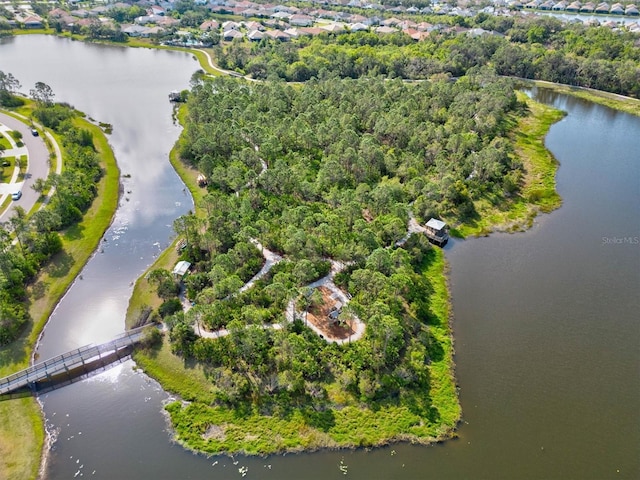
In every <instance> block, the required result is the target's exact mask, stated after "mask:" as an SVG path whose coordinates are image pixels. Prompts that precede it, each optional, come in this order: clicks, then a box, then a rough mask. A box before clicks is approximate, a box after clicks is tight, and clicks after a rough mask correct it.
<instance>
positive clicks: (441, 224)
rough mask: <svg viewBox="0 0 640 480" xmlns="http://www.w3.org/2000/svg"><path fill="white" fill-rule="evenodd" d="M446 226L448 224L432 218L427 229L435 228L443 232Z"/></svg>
mask: <svg viewBox="0 0 640 480" xmlns="http://www.w3.org/2000/svg"><path fill="white" fill-rule="evenodd" d="M446 226H447V224H446V223H444V222H443V221H442V220H438V219H437V218H432V219H431V220H429V221H428V222H427V227H429V228H433V229H435V230H442V229H443V228H444V227H446Z"/></svg>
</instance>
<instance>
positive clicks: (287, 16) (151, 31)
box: [0, 0, 640, 46]
mask: <svg viewBox="0 0 640 480" xmlns="http://www.w3.org/2000/svg"><path fill="white" fill-rule="evenodd" d="M69 3H70V5H71V7H70V8H69V9H62V8H54V9H53V10H51V11H50V12H48V15H47V18H46V19H45V18H42V17H40V16H38V15H37V14H36V13H34V12H33V10H32V9H31V4H29V3H25V4H10V5H9V4H5V5H4V9H5V10H6V11H7V12H10V13H11V14H12V18H3V17H1V16H0V26H1V25H2V24H3V23H6V24H8V26H9V27H10V28H24V29H38V28H43V27H46V26H47V25H51V24H52V23H53V22H56V23H57V24H58V25H61V28H63V29H67V30H72V31H73V30H78V29H81V28H83V27H86V28H91V27H92V26H103V27H109V28H112V29H114V30H119V31H121V32H122V33H124V34H125V35H127V36H129V37H162V39H163V40H164V41H166V42H167V43H170V44H173V45H182V46H206V45H207V44H209V45H210V44H212V43H214V41H213V40H212V37H213V36H215V37H216V40H219V39H221V40H223V41H233V40H236V39H247V40H249V41H256V42H257V41H261V40H263V39H275V40H279V41H288V40H290V39H292V38H298V37H301V36H313V35H320V34H323V33H343V32H357V31H362V30H369V31H372V32H375V33H378V34H391V33H396V32H403V33H404V34H406V35H409V36H410V37H411V38H413V39H414V40H417V41H419V40H422V39H423V38H425V37H426V36H428V35H429V34H430V33H431V32H432V31H434V30H442V31H448V30H452V31H454V32H455V33H462V32H465V31H466V32H468V34H469V35H480V34H485V33H491V32H487V31H484V30H482V29H478V28H476V29H465V28H462V27H459V26H458V27H449V26H445V25H440V24H431V23H428V22H424V21H420V19H419V18H415V17H417V16H419V15H427V14H429V15H432V14H436V15H454V16H461V17H470V16H473V15H476V14H477V13H481V12H482V13H487V14H492V15H502V16H513V15H532V14H540V13H541V12H542V13H544V12H550V13H553V12H555V13H570V14H576V18H578V19H579V15H580V14H588V15H598V14H602V15H607V16H626V17H631V18H633V17H636V16H640V13H639V10H638V6H637V5H635V4H632V3H625V4H622V3H613V4H609V3H606V2H601V3H598V4H596V3H594V2H587V3H581V2H580V1H578V0H576V1H574V2H569V1H568V0H560V1H557V2H556V1H555V0H546V1H543V0H532V1H530V2H526V1H524V0H523V1H522V2H520V1H519V0H494V1H493V2H492V3H491V4H490V5H489V6H486V3H483V4H482V5H484V6H480V5H472V2H464V4H463V2H458V4H457V5H456V2H455V1H454V2H453V3H452V4H450V3H441V2H439V1H438V0H432V2H431V5H430V6H428V7H424V8H417V7H415V6H410V7H404V6H402V5H399V6H383V5H381V4H377V3H370V2H367V1H366V0H312V1H311V2H310V4H309V5H310V6H308V7H297V6H294V5H288V4H277V5H276V4H271V3H257V2H252V1H248V0H242V1H236V0H195V4H196V5H198V6H200V7H203V8H205V9H207V10H208V11H209V12H210V14H211V16H216V17H217V19H213V18H210V19H207V20H205V21H203V22H202V23H201V24H200V25H199V28H193V27H192V26H190V25H184V24H183V23H182V22H181V20H180V19H179V18H177V17H179V16H178V15H176V16H174V15H172V12H173V11H174V9H175V8H174V7H175V2H174V1H173V0H160V1H158V2H156V3H153V2H151V1H147V0H141V1H138V2H135V3H123V2H118V3H102V4H98V5H97V6H94V7H93V8H89V7H87V8H86V9H85V8H82V6H81V5H80V4H79V2H77V1H71V2H69ZM132 5H136V6H139V7H142V8H143V9H144V10H145V13H146V14H145V15H141V16H139V17H136V18H135V20H134V21H133V23H124V24H117V23H116V22H115V21H114V20H113V19H112V18H110V17H109V15H108V13H109V11H110V10H111V9H114V8H116V9H117V8H120V9H128V8H130V7H131V6H132ZM463 5H464V6H463ZM534 11H535V12H534ZM354 12H357V13H354ZM364 12H367V14H366V15H363V14H362V13H364ZM368 12H370V14H369V13H368ZM227 16H228V17H229V18H230V19H229V20H227V21H224V18H225V17H227ZM412 17H414V18H415V20H418V21H414V20H413V19H412ZM588 22H589V23H599V22H598V21H597V20H594V18H593V17H589V19H588ZM601 24H602V25H605V26H608V27H611V28H620V24H619V23H618V22H615V21H613V20H610V19H607V20H606V21H603V22H602V23H601ZM626 28H627V29H628V30H631V31H635V32H640V22H628V23H627V24H626Z"/></svg>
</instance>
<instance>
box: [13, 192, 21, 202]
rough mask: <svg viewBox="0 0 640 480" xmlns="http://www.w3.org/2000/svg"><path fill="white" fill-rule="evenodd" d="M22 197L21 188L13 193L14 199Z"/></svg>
mask: <svg viewBox="0 0 640 480" xmlns="http://www.w3.org/2000/svg"><path fill="white" fill-rule="evenodd" d="M20 197H22V192H21V191H20V190H18V191H17V192H13V193H12V194H11V199H12V200H20Z"/></svg>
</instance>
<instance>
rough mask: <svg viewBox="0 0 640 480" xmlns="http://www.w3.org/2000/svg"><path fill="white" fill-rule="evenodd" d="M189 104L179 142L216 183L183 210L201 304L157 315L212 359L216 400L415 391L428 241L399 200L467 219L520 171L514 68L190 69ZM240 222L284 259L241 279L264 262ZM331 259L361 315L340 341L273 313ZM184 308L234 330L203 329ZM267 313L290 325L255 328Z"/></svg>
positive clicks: (423, 356)
mask: <svg viewBox="0 0 640 480" xmlns="http://www.w3.org/2000/svg"><path fill="white" fill-rule="evenodd" d="M188 110H189V117H188V121H187V123H186V126H185V132H184V135H183V137H182V140H181V144H180V152H181V155H182V157H183V158H184V159H185V161H187V162H188V163H190V164H192V165H193V166H195V167H197V168H198V169H199V170H200V171H202V172H203V173H204V174H205V175H206V176H207V177H208V178H210V182H209V186H208V194H207V196H206V197H205V198H204V200H203V204H202V210H203V211H204V212H206V215H205V218H204V219H203V221H201V220H200V219H199V218H197V217H195V216H194V215H187V216H185V217H182V218H181V219H180V220H179V221H178V222H177V224H176V230H177V231H178V232H179V234H180V236H181V237H183V238H185V239H188V242H187V243H188V246H187V247H186V248H185V250H184V253H183V258H184V259H186V260H189V261H191V262H192V263H193V264H194V267H195V268H194V271H193V273H192V274H191V275H190V276H188V277H187V278H186V280H185V284H186V286H187V292H188V297H189V298H190V299H191V300H192V301H194V302H195V307H194V308H192V309H191V310H189V311H188V312H187V313H186V314H184V313H182V312H178V313H176V314H174V315H172V316H169V317H166V318H165V320H166V321H167V322H168V323H169V325H171V327H172V329H171V339H172V342H173V347H174V351H176V352H179V353H181V354H183V355H185V356H193V357H195V358H196V359H198V360H199V361H201V362H204V363H205V364H207V365H208V366H209V368H210V369H209V370H208V372H209V375H210V378H211V380H212V382H213V384H214V385H215V391H216V398H217V400H218V401H219V402H221V403H225V404H231V405H236V404H237V403H238V402H245V401H250V402H256V403H259V404H263V405H271V406H272V407H273V408H279V407H275V406H274V405H275V404H277V405H279V406H280V407H281V406H282V404H283V402H284V404H290V403H291V402H293V403H294V404H298V402H302V403H305V402H311V404H313V405H315V406H316V407H317V408H325V407H327V406H329V407H330V406H331V405H332V404H331V401H330V400H329V398H328V396H327V392H326V389H327V388H330V387H329V385H330V384H333V385H336V384H338V385H339V387H338V388H340V389H342V390H344V391H346V392H348V393H349V394H350V395H351V396H352V398H353V399H354V400H355V401H360V400H361V401H396V400H397V399H398V398H399V396H403V395H413V394H419V395H422V396H424V395H425V392H428V391H429V388H430V375H429V364H430V363H431V362H432V361H436V360H442V359H441V358H439V355H440V354H439V353H438V352H441V347H440V346H439V345H438V341H437V340H435V339H434V337H433V335H432V333H431V330H430V322H433V321H434V317H433V315H432V313H431V307H430V292H431V286H430V280H429V278H426V277H425V276H424V275H423V273H424V270H425V268H426V267H427V266H428V265H429V263H430V262H432V261H433V258H434V257H433V252H432V250H431V247H430V246H429V244H428V242H427V240H426V238H425V237H424V236H416V235H414V236H412V237H410V240H409V241H408V242H407V243H405V244H403V245H402V247H397V246H396V244H397V242H399V241H400V240H401V239H402V238H403V237H404V236H405V235H406V233H407V225H408V221H409V215H410V212H412V214H414V215H416V217H418V219H421V220H424V219H426V218H428V217H429V216H431V215H448V216H450V217H451V218H467V217H469V216H470V215H471V216H472V215H473V208H474V207H473V201H474V200H475V199H479V198H481V197H482V196H483V195H486V194H487V193H491V194H492V195H496V196H498V197H499V196H503V195H505V192H506V190H507V185H506V183H505V176H509V175H512V176H514V175H515V176H516V177H517V176H518V175H520V169H521V166H520V164H519V162H518V161H516V160H515V159H514V158H513V156H512V155H511V152H510V147H509V143H508V142H507V141H506V138H505V135H506V133H507V131H508V128H509V124H510V123H509V118H510V117H511V116H513V115H516V114H517V112H518V111H520V110H521V105H520V104H519V102H518V101H517V100H516V96H515V94H514V91H513V88H512V86H511V83H510V81H508V80H506V79H499V78H496V77H495V76H494V75H492V74H491V73H490V72H489V71H484V70H483V71H475V72H473V74H472V75H469V76H466V77H463V78H461V79H459V80H458V81H456V82H450V81H439V82H424V83H419V84H406V83H404V82H402V81H400V80H394V81H386V80H384V79H382V78H366V79H359V80H351V79H346V80H341V79H339V78H336V77H334V76H330V77H327V78H322V79H319V80H311V81H309V82H307V83H306V84H305V85H303V86H295V87H294V86H290V85H287V84H284V83H281V82H267V83H264V84H247V83H244V82H240V81H237V80H233V79H228V78H217V79H215V80H213V81H209V80H207V81H201V82H199V83H197V84H196V85H195V87H194V88H193V91H192V93H191V95H190V96H189V100H188ZM516 185H517V182H516ZM508 188H510V189H512V188H513V185H510V186H509V187H508ZM250 239H258V240H259V241H260V242H261V243H262V244H263V245H264V246H265V247H267V248H269V249H271V250H274V251H275V252H278V253H279V254H280V255H282V256H283V257H284V261H282V262H280V263H278V264H277V265H276V266H275V267H273V268H272V269H271V270H270V271H269V273H268V274H267V275H266V276H265V277H264V278H262V279H261V280H259V281H258V282H257V283H256V284H255V285H254V286H253V287H252V288H249V289H246V290H244V291H242V292H240V291H239V289H240V287H241V286H242V285H243V284H244V283H245V282H246V281H247V280H248V279H249V278H251V276H252V275H254V274H255V272H256V271H257V270H258V269H259V268H260V266H261V263H262V261H263V260H262V256H261V255H260V252H259V250H258V249H257V248H256V247H255V246H254V243H252V242H251V241H250ZM330 259H333V260H340V261H343V262H345V263H347V264H348V265H349V267H348V268H347V269H346V270H345V271H344V272H342V273H340V274H339V275H337V276H336V279H335V281H336V283H337V284H339V285H340V286H341V288H342V289H343V290H344V291H348V292H350V294H351V295H353V299H352V301H351V302H350V303H349V306H348V307H349V308H348V309H346V310H347V311H346V312H345V314H349V312H351V313H350V314H357V315H359V317H360V318H362V319H364V321H365V322H366V324H367V330H366V332H367V333H366V335H365V338H364V339H362V340H360V341H358V342H355V343H353V344H351V345H349V346H348V347H346V348H341V347H337V346H336V345H332V344H328V343H326V342H325V341H324V340H322V339H321V338H320V337H319V336H318V335H316V334H315V333H313V332H311V331H310V330H308V329H307V328H305V327H304V325H303V324H302V323H301V322H300V321H296V322H294V323H287V322H285V321H284V318H285V316H284V311H285V308H286V305H287V303H288V302H289V301H290V300H292V299H294V300H296V299H297V300H298V304H305V303H306V307H305V308H308V306H309V305H310V304H313V303H314V302H317V299H315V297H314V296H313V295H311V296H309V292H308V291H307V290H308V289H306V288H305V285H306V284H308V283H310V282H311V281H313V280H315V279H317V278H320V277H322V276H324V275H326V274H327V273H328V271H329V260H330ZM305 299H306V300H305ZM195 322H198V324H200V325H202V326H206V327H208V328H210V329H218V328H221V327H226V328H227V329H228V330H229V331H230V335H229V336H227V337H222V338H218V339H215V340H212V339H206V338H199V337H198V336H197V335H194V331H193V327H192V325H193V324H194V323H195ZM275 323H283V324H286V325H285V327H284V328H282V329H269V328H264V324H267V325H268V324H275ZM411 392H413V393H411ZM416 392H418V393H416ZM420 392H422V393H420ZM276 399H277V401H275V400H276ZM393 399H395V400H393ZM274 401H275V403H274ZM429 412H430V410H429V406H428V405H426V406H425V410H424V411H423V412H422V413H421V414H422V415H424V416H425V417H428V416H429Z"/></svg>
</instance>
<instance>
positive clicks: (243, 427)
mask: <svg viewBox="0 0 640 480" xmlns="http://www.w3.org/2000/svg"><path fill="white" fill-rule="evenodd" d="M518 99H519V100H520V101H522V102H526V105H527V107H528V108H529V111H530V112H531V115H530V116H525V117H521V118H519V119H517V120H516V119H512V121H513V122H514V123H513V124H512V128H513V130H512V133H511V138H512V140H513V141H514V145H515V152H514V154H515V155H517V156H518V157H519V158H520V160H522V161H523V163H524V171H525V175H524V178H523V185H522V188H521V191H520V192H521V194H520V195H518V196H516V197H514V198H513V199H505V200H504V201H503V202H502V203H493V204H492V203H491V202H487V201H486V200H484V199H483V200H481V201H479V202H476V203H475V207H476V210H477V211H478V212H479V213H480V220H478V221H476V222H474V224H473V225H463V226H461V227H459V228H457V229H453V233H454V234H456V235H458V236H469V235H487V234H489V233H490V232H492V231H496V230H501V231H521V230H524V229H526V228H529V227H530V226H531V224H532V221H533V218H534V217H535V216H536V215H537V213H538V212H549V211H551V210H553V209H555V208H558V207H559V206H560V204H561V199H560V197H559V196H558V194H557V192H556V191H555V173H556V171H557V167H558V164H557V162H556V160H555V159H554V158H553V156H552V155H551V154H550V152H548V151H547V150H546V149H545V148H544V137H545V135H546V133H547V131H548V129H549V127H550V126H551V125H552V124H553V123H555V122H556V121H558V120H560V119H561V118H562V117H563V115H564V114H563V113H562V112H559V111H557V110H555V109H553V108H551V107H547V106H544V105H541V104H538V103H536V102H534V101H533V100H531V99H529V98H528V97H526V95H524V94H522V93H519V94H518ZM186 110H187V107H186V106H181V107H180V109H179V112H180V113H179V118H180V121H181V123H182V124H183V125H184V121H185V118H186V115H187V113H186ZM184 134H185V133H184V131H183V133H182V135H184ZM180 144H181V140H178V142H177V143H176V146H175V147H174V149H173V150H172V153H171V155H170V158H171V162H172V164H173V165H174V167H175V168H176V170H177V171H178V173H179V175H180V176H181V178H182V179H183V181H184V182H185V184H186V185H187V187H188V188H189V190H190V191H191V193H192V194H193V195H194V200H195V204H196V205H199V203H200V201H199V200H200V199H201V198H202V196H203V189H201V188H199V187H198V185H197V182H196V177H197V175H198V172H197V171H196V170H194V169H192V168H190V167H187V166H185V164H184V163H183V162H182V161H181V160H180V158H179V145H180ZM197 213H198V209H197V208H196V214H197ZM177 240H178V239H176V242H177ZM176 242H174V244H173V245H172V246H171V247H170V248H169V249H167V250H166V251H165V252H164V253H163V254H162V255H161V256H160V257H159V258H158V259H157V260H156V262H154V264H153V265H152V266H151V267H150V268H149V269H148V271H147V272H151V271H153V270H157V269H167V270H171V268H172V267H173V265H175V263H176V261H177V260H178V259H179V258H180V255H179V253H178V252H177V251H176V248H175V243H176ZM422 275H423V277H424V278H428V280H429V281H430V282H431V286H432V293H431V296H430V302H431V306H430V308H431V309H432V312H431V313H432V315H433V316H434V317H435V318H437V321H434V322H433V323H432V324H431V323H430V328H431V330H432V333H433V335H434V337H435V338H436V340H437V342H438V344H439V345H441V346H442V349H443V352H442V353H443V354H442V356H441V357H440V358H439V360H438V361H437V362H433V363H432V364H431V375H432V384H431V389H430V392H429V393H430V395H431V400H432V402H433V403H432V404H433V405H434V406H435V407H436V408H438V409H439V414H440V423H439V424H438V425H439V426H437V427H435V428H434V426H433V425H431V426H430V428H427V427H425V428H417V429H414V431H415V432H419V433H408V432H411V429H412V428H413V427H410V425H416V423H415V422H419V419H417V418H415V417H412V416H411V414H410V413H409V412H408V411H407V410H406V409H405V408H404V407H402V406H400V407H397V408H395V409H393V408H388V409H385V408H382V409H379V410H376V411H375V412H374V411H373V410H370V409H368V408H360V407H358V406H354V405H349V406H347V407H344V408H342V409H339V410H332V411H331V413H332V418H331V422H330V423H331V424H330V425H323V424H322V422H321V421H319V424H318V425H314V426H311V425H309V421H308V418H307V419H305V418H304V414H303V412H301V411H300V410H294V412H293V413H292V414H291V415H290V416H288V417H286V418H284V417H278V416H276V415H266V416H265V415H263V414H262V413H261V412H260V410H259V409H258V408H254V409H250V410H249V411H243V412H242V414H241V415H240V414H238V411H237V410H235V409H233V408H226V407H220V406H211V405H213V404H214V401H215V395H214V387H213V385H212V383H211V381H210V380H209V379H208V378H207V373H206V367H205V366H203V365H202V364H200V363H198V362H197V361H195V360H193V359H185V358H183V357H181V356H178V355H175V354H174V353H173V352H172V347H171V343H170V342H169V340H168V339H167V338H164V339H163V341H162V343H161V346H160V347H158V348H156V349H150V350H148V349H145V350H138V351H136V352H135V353H134V359H135V361H136V363H137V364H138V366H140V367H141V368H142V369H143V370H144V371H145V372H146V373H147V374H148V375H149V376H151V377H152V378H154V379H156V380H157V381H158V382H159V383H160V384H161V385H162V386H163V388H164V389H165V390H167V391H168V392H171V393H172V394H175V395H177V396H178V397H179V398H180V399H181V401H176V402H173V403H171V404H169V405H168V406H167V407H166V409H167V411H168V413H169V417H170V420H171V424H172V428H173V433H174V437H175V439H176V441H177V442H178V443H180V444H181V445H183V446H184V447H185V448H187V449H191V450H194V451H200V452H204V453H207V454H234V453H244V454H257V455H265V454H272V453H283V452H293V451H313V450H317V449H323V448H332V449H333V448H357V447H360V446H365V447H375V446H383V445H387V444H389V443H394V442H398V441H409V442H412V443H421V444H429V443H433V442H437V441H442V440H445V439H447V438H451V437H455V429H456V428H457V425H458V422H459V421H460V420H461V411H460V405H459V403H458V396H457V389H456V385H455V376H454V371H453V370H454V345H453V342H454V340H453V337H452V333H451V330H450V298H449V291H448V286H447V283H446V282H447V275H446V261H445V258H444V254H443V252H442V250H439V249H432V251H431V258H430V259H429V260H428V261H427V262H426V268H425V269H424V270H423V271H422ZM161 303H162V300H161V299H159V298H158V297H157V295H156V294H155V287H154V286H153V285H152V284H151V283H150V282H149V281H148V280H147V275H146V274H145V275H144V276H142V277H141V278H140V279H138V281H137V282H136V285H135V287H134V291H133V294H132V297H131V301H130V305H129V308H128V311H127V327H131V326H133V324H134V323H135V322H136V320H137V318H138V317H139V314H140V312H141V311H142V309H144V308H149V307H150V308H151V309H153V310H156V309H157V308H158V307H159V306H160V305H161ZM400 432H404V433H400ZM274 439H275V441H274Z"/></svg>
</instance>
